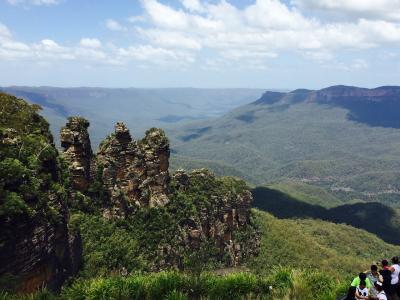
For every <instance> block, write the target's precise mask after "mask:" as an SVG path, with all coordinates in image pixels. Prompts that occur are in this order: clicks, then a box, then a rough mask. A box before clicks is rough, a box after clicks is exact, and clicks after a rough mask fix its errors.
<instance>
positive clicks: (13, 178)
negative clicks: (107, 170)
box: [0, 93, 82, 292]
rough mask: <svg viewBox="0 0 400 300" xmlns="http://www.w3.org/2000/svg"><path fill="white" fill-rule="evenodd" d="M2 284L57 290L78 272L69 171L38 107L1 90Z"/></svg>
mask: <svg viewBox="0 0 400 300" xmlns="http://www.w3.org/2000/svg"><path fill="white" fill-rule="evenodd" d="M0 106H1V107H2V114H1V119H0V224H1V226H0V288H1V289H6V290H13V291H18V292H33V291H35V290H37V289H39V288H41V287H44V286H45V287H48V288H49V289H50V290H57V289H59V288H60V287H61V284H62V283H63V282H64V280H65V279H66V278H68V277H69V276H72V275H73V274H75V273H76V271H77V270H78V268H79V265H80V261H81V254H82V253H81V251H82V248H81V241H80V236H79V234H77V233H73V232H72V231H71V230H70V228H69V225H68V221H69V211H68V207H67V204H66V200H67V198H68V196H69V193H68V188H67V186H66V181H65V180H66V177H65V174H64V173H63V169H62V167H61V164H60V160H59V156H58V152H57V150H56V148H55V147H54V145H53V140H52V136H51V134H50V132H49V129H48V124H47V122H46V121H45V120H44V119H43V118H42V117H41V116H39V115H38V114H37V111H38V109H39V107H37V106H34V105H29V104H28V103H26V102H25V101H23V100H20V99H17V98H15V97H12V96H9V95H6V94H1V93H0Z"/></svg>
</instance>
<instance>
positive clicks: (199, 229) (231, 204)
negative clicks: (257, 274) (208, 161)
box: [173, 169, 260, 266]
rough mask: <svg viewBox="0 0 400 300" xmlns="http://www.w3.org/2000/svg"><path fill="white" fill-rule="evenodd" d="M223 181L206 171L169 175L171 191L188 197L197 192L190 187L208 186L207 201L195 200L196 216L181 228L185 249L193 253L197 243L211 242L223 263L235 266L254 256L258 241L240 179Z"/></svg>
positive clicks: (247, 191)
mask: <svg viewBox="0 0 400 300" xmlns="http://www.w3.org/2000/svg"><path fill="white" fill-rule="evenodd" d="M225 180H226V182H223V181H221V180H219V179H217V178H216V177H215V176H214V175H213V174H212V173H210V171H208V170H207V169H199V170H194V171H192V172H191V173H186V172H185V171H183V170H178V171H177V172H176V173H175V174H174V175H173V181H174V184H175V188H176V189H177V190H178V191H180V192H183V193H186V194H188V195H192V196H194V197H196V193H198V192H196V189H195V190H193V187H199V186H201V187H203V188H204V189H207V187H208V193H209V195H208V196H209V199H208V201H206V202H205V201H200V200H199V202H198V203H197V211H198V213H197V214H195V215H193V216H192V218H190V219H189V220H188V221H187V222H185V223H184V224H182V226H181V230H182V231H181V232H182V237H183V243H184V244H185V247H186V248H188V249H193V250H195V249H197V248H198V247H199V246H200V245H201V243H203V242H205V241H212V242H213V243H214V244H215V245H216V246H217V248H218V250H219V255H220V257H221V258H222V257H225V263H226V264H227V265H228V266H237V265H240V264H241V262H242V261H243V260H244V259H245V258H247V257H249V256H253V255H257V254H258V250H259V246H260V239H259V234H258V233H257V231H256V229H255V227H254V226H253V224H251V220H250V213H251V211H250V209H251V203H252V201H253V198H252V195H251V192H250V191H249V189H248V188H247V186H245V185H244V183H243V182H242V181H240V180H237V179H233V178H229V179H228V178H227V179H225ZM199 196H200V197H201V195H199Z"/></svg>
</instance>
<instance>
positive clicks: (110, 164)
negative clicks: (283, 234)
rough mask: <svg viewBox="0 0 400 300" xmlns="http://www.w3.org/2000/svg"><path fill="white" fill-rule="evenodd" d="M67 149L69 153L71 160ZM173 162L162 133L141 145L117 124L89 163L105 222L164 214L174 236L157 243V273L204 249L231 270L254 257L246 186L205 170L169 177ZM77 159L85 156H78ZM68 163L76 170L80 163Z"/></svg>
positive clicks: (256, 244) (255, 244) (146, 138)
mask: <svg viewBox="0 0 400 300" xmlns="http://www.w3.org/2000/svg"><path fill="white" fill-rule="evenodd" d="M73 119H74V118H71V119H70V120H73ZM84 123H85V122H84ZM85 124H87V123H85ZM67 127H71V126H69V125H67ZM86 129H87V127H86ZM86 129H85V130H86ZM61 134H62V135H63V131H62V133H61ZM81 134H82V133H81ZM82 136H87V132H84V133H83V134H82ZM63 140H65V139H63V138H62V141H63ZM87 140H88V138H87ZM69 149H70V148H68V149H67V150H66V152H65V154H66V156H67V157H70V152H69ZM75 149H80V150H83V148H82V147H80V148H75ZM169 156H170V147H169V141H168V138H167V137H166V135H165V133H164V131H162V130H161V129H156V128H152V129H150V130H148V131H147V132H146V133H145V136H144V137H143V138H142V139H139V140H135V139H133V138H132V136H131V133H130V131H129V129H128V128H127V127H126V126H125V124H123V123H122V122H118V123H117V124H116V125H115V131H114V133H112V134H110V135H109V136H108V137H107V138H106V139H105V140H104V141H103V142H102V143H101V144H100V146H99V150H98V152H97V154H96V155H95V156H94V157H93V158H92V159H91V164H92V165H91V168H92V170H95V171H93V172H92V177H91V178H90V181H91V182H92V183H93V182H96V184H99V183H100V185H101V186H102V189H103V191H105V193H106V199H105V200H104V201H103V202H102V207H101V208H100V211H101V214H102V215H103V216H104V217H105V218H107V219H118V218H124V219H129V218H135V216H136V214H137V213H140V212H141V211H142V210H147V209H161V210H160V213H161V214H165V217H166V218H173V219H174V222H175V223H174V222H173V224H172V225H171V226H172V230H171V231H172V232H173V235H172V236H169V237H168V238H165V239H160V240H158V241H156V242H157V245H158V246H157V249H156V251H157V253H158V254H157V256H158V258H157V262H154V264H153V267H152V268H153V269H157V270H159V269H164V268H167V267H178V268H184V263H183V262H182V261H183V260H184V253H190V252H191V251H192V250H193V251H196V250H198V249H200V248H201V247H203V246H204V245H205V244H209V245H212V247H213V249H214V250H213V251H214V256H215V257H214V258H215V259H216V260H218V261H221V262H222V261H223V264H225V265H228V266H236V265H239V264H240V263H241V262H242V261H243V260H244V259H245V258H247V257H249V256H252V255H256V254H257V252H258V248H259V238H258V234H257V231H256V229H255V226H254V224H252V223H251V218H250V214H251V211H250V208H251V203H252V200H253V199H252V196H251V193H250V191H249V188H248V187H247V186H246V184H245V183H244V182H243V181H241V180H238V179H233V178H216V177H215V176H214V175H213V174H212V173H210V172H209V171H207V170H205V169H201V170H196V171H193V172H191V173H186V172H185V171H183V170H179V171H177V172H176V173H175V174H173V175H172V176H170V174H169V171H168V168H169ZM75 157H85V154H84V153H82V154H80V153H76V155H75ZM86 157H87V156H86ZM68 161H69V162H70V164H72V167H71V166H70V168H72V169H73V165H74V164H76V159H75V160H73V159H68ZM81 165H83V164H81ZM82 174H83V173H82ZM74 179H75V180H78V181H79V180H80V178H79V177H74ZM87 194H90V193H89V191H87ZM91 197H93V198H96V195H91ZM176 207H180V209H181V210H182V211H178V210H177V209H176ZM189 208H190V209H189ZM150 222H151V220H150ZM149 227H150V225H149ZM160 230H161V227H160ZM210 255H211V254H210Z"/></svg>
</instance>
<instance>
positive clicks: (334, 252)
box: [249, 210, 400, 278]
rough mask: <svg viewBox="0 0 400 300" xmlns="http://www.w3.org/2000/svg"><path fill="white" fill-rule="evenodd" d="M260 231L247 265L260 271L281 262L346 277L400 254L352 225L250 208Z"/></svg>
mask: <svg viewBox="0 0 400 300" xmlns="http://www.w3.org/2000/svg"><path fill="white" fill-rule="evenodd" d="M254 214H255V219H256V220H257V223H258V224H259V225H260V228H261V232H262V235H261V236H262V239H261V253H260V255H259V256H258V257H257V258H255V259H254V260H253V261H252V262H251V263H250V264H249V267H250V269H251V270H252V271H254V272H256V273H260V274H265V273H268V272H269V271H270V270H271V268H272V267H274V266H276V265H282V266H286V267H292V268H307V267H310V268H313V269H318V270H321V271H323V272H327V273H329V274H332V275H334V276H337V277H339V278H346V277H347V276H350V275H354V274H357V273H359V272H360V271H363V270H367V269H368V268H369V266H370V265H371V264H372V263H374V262H376V261H378V260H380V259H382V258H388V257H392V256H393V255H397V254H398V253H400V247H399V246H394V245H391V244H388V243H385V242H383V241H382V240H381V239H379V238H377V237H376V236H375V235H373V234H370V233H368V232H366V231H364V230H360V229H356V228H354V227H351V226H348V225H343V224H334V223H330V222H325V221H320V220H311V219H308V220H300V219H297V220H289V219H277V218H275V217H273V216H272V215H270V214H269V213H266V212H262V211H259V210H254Z"/></svg>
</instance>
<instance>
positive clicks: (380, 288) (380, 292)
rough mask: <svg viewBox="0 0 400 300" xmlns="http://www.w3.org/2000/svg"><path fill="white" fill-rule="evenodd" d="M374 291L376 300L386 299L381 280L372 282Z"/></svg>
mask: <svg viewBox="0 0 400 300" xmlns="http://www.w3.org/2000/svg"><path fill="white" fill-rule="evenodd" d="M374 286H375V289H376V291H377V292H378V294H377V295H376V299H378V300H388V299H387V297H386V294H385V291H384V290H383V286H382V282H380V281H377V282H375V284H374Z"/></svg>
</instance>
